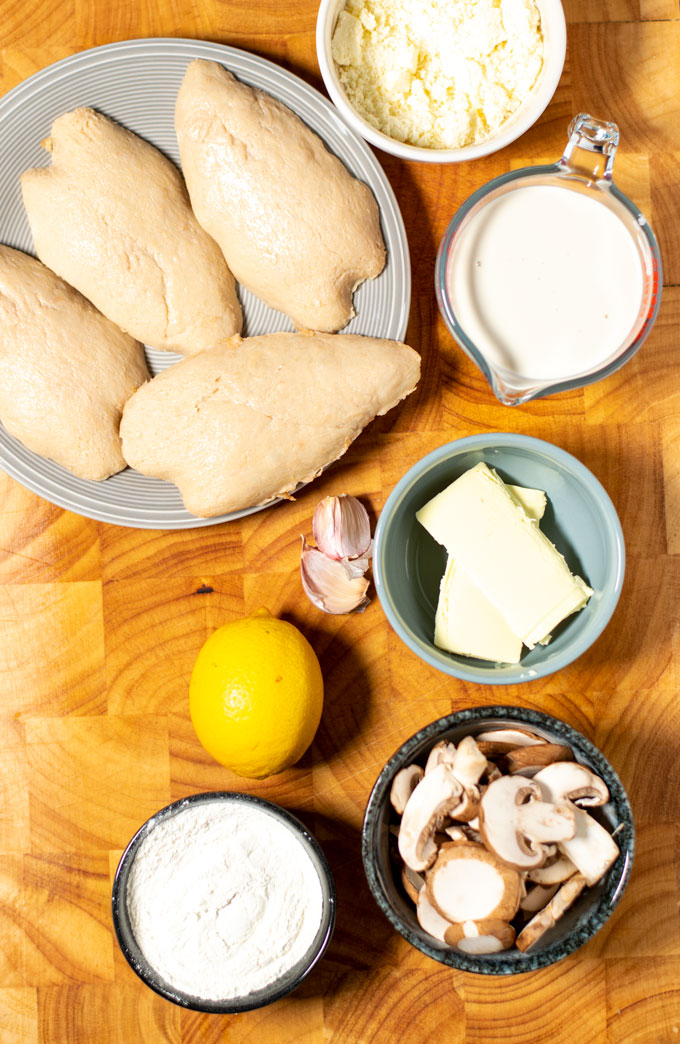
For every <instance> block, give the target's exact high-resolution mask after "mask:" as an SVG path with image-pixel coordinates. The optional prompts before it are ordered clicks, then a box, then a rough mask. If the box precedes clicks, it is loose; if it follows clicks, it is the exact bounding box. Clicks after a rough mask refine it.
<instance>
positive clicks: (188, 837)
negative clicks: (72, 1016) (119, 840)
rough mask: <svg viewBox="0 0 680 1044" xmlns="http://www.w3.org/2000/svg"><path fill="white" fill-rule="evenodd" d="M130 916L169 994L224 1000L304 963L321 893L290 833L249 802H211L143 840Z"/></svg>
mask: <svg viewBox="0 0 680 1044" xmlns="http://www.w3.org/2000/svg"><path fill="white" fill-rule="evenodd" d="M127 908H128V913H129V916H130V923H131V927H132V930H133V932H134V935H135V938H136V940H137V943H138V945H139V948H140V949H141V951H142V952H143V954H144V955H145V957H146V959H147V961H148V962H149V964H150V965H151V966H152V967H153V968H155V969H156V971H157V972H158V973H159V974H160V975H161V976H162V978H163V979H165V980H166V982H167V983H168V984H169V985H170V986H172V987H174V988H175V989H179V990H183V991H184V992H185V993H190V994H192V995H194V996H196V997H201V998H203V999H208V1000H226V999H230V998H235V997H241V996H243V995H245V994H248V993H250V992H252V991H253V990H257V989H260V988H261V987H263V986H267V985H268V984H269V983H272V982H274V981H275V980H276V979H278V978H279V977H280V976H281V975H283V974H284V973H285V972H286V971H288V969H289V968H291V967H292V966H293V965H294V964H295V963H296V962H297V961H298V960H299V959H300V958H301V957H303V956H304V955H305V953H306V952H307V950H308V949H309V947H310V946H311V944H312V942H313V940H314V936H315V935H316V932H317V930H318V928H319V925H320V923H321V913H322V892H321V885H320V882H319V878H318V875H317V872H316V870H315V868H314V865H313V863H312V861H311V860H310V858H309V856H308V855H307V853H306V852H305V849H304V848H303V846H302V844H301V843H300V841H298V839H297V838H296V837H295V835H294V834H293V833H292V831H291V830H289V829H288V828H287V827H286V826H284V825H283V824H282V823H280V822H279V821H278V820H277V819H275V818H274V817H273V816H271V815H268V814H267V813H266V812H263V811H262V810H261V809H259V808H256V807H255V806H253V805H250V804H247V803H245V802H239V801H233V802H211V803H210V804H206V805H187V807H186V809H183V810H181V811H180V812H178V813H177V814H176V815H174V816H172V817H171V818H169V819H166V820H165V821H164V822H162V823H161V824H159V826H157V827H156V828H155V829H154V830H152V831H151V833H150V834H149V835H148V837H146V838H145V840H144V841H143V842H142V844H141V845H140V848H139V850H138V852H137V855H136V856H135V860H134V862H133V864H132V869H131V871H130V876H129V878H128V884H127Z"/></svg>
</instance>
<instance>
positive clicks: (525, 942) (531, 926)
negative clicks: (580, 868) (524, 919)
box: [516, 874, 587, 952]
mask: <svg viewBox="0 0 680 1044" xmlns="http://www.w3.org/2000/svg"><path fill="white" fill-rule="evenodd" d="M586 883H587V882H586V879H585V878H584V877H583V875H582V874H575V875H574V877H571V878H570V879H569V880H568V881H567V882H566V884H563V885H562V887H561V888H560V890H559V892H557V894H556V895H554V896H553V898H552V899H551V900H550V902H549V903H548V905H547V906H546V907H544V909H543V910H541V912H540V913H538V914H536V916H535V917H532V919H531V920H530V921H529V923H528V924H527V925H525V927H524V928H523V929H522V931H521V932H520V933H519V935H518V936H517V940H516V943H517V949H518V950H522V952H524V951H525V950H528V949H529V947H530V946H533V945H534V944H535V943H537V942H538V940H539V939H540V938H541V936H542V935H544V934H545V932H547V931H548V929H549V928H552V927H553V925H554V924H556V923H557V921H558V920H559V918H560V917H561V916H562V914H563V913H565V911H566V910H568V909H569V907H570V906H571V905H572V903H573V902H574V900H575V899H577V898H578V896H579V895H580V894H581V892H582V891H583V889H584V888H585V887H586Z"/></svg>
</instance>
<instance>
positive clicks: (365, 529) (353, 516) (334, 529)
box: [312, 494, 371, 561]
mask: <svg viewBox="0 0 680 1044" xmlns="http://www.w3.org/2000/svg"><path fill="white" fill-rule="evenodd" d="M312 531H313V533H314V539H315V540H316V546H317V547H318V549H319V551H323V553H324V555H327V556H328V557H329V558H334V559H337V560H338V561H340V560H341V559H343V558H360V557H361V556H363V555H365V554H366V553H367V552H368V551H369V549H370V547H371V525H370V522H369V519H368V512H367V511H366V508H365V507H364V505H363V504H362V503H361V502H360V501H359V500H357V499H356V497H351V496H349V495H348V494H343V495H342V496H340V497H324V499H323V500H322V501H321V502H320V503H319V504H317V507H316V510H315V512H314V517H313V519H312Z"/></svg>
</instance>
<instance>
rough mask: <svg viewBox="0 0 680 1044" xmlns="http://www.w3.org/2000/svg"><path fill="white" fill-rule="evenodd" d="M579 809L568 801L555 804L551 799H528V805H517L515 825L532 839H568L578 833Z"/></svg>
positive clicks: (523, 834)
mask: <svg viewBox="0 0 680 1044" xmlns="http://www.w3.org/2000/svg"><path fill="white" fill-rule="evenodd" d="M577 811H578V809H576V808H575V806H574V805H571V804H569V803H568V802H567V803H566V804H564V805H553V804H552V802H550V801H528V802H527V803H526V805H518V806H517V809H516V811H515V826H516V827H517V830H518V831H519V833H520V834H522V836H523V837H526V838H528V839H529V840H530V841H540V842H551V841H567V840H569V838H572V837H573V836H574V834H575V833H576V815H575V813H576V812H577ZM546 855H547V853H544V856H546Z"/></svg>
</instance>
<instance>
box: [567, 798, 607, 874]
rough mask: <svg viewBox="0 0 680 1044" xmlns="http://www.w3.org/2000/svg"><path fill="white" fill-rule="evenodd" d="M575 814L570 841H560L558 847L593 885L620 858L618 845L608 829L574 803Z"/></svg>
mask: <svg viewBox="0 0 680 1044" xmlns="http://www.w3.org/2000/svg"><path fill="white" fill-rule="evenodd" d="M574 813H575V822H576V833H575V834H574V836H573V837H572V838H570V839H569V840H568V841H559V842H558V845H557V847H558V848H559V850H560V852H562V854H563V855H566V856H567V857H568V858H569V859H570V860H571V861H572V863H573V864H574V866H575V867H576V869H577V870H579V871H580V872H581V873H582V874H583V876H584V877H585V879H586V882H587V883H588V884H589V885H594V884H595V883H596V882H597V881H599V880H600V878H601V877H603V876H604V875H605V874H606V873H607V870H609V867H610V866H613V864H614V863H615V862H616V860H617V859H618V855H619V846H618V845H617V844H616V841H615V840H614V838H613V837H612V835H611V834H610V833H609V831H608V830H606V829H605V827H603V826H602V825H601V824H600V823H598V822H597V820H596V819H593V817H592V816H589V815H588V813H587V812H584V811H583V809H582V808H576V806H574Z"/></svg>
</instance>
